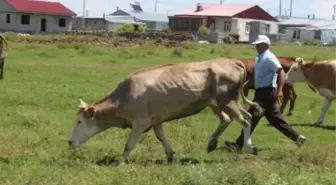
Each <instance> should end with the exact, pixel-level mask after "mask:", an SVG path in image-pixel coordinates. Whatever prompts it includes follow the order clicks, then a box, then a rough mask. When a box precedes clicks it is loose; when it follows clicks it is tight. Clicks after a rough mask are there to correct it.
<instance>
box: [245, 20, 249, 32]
mask: <svg viewBox="0 0 336 185" xmlns="http://www.w3.org/2000/svg"><path fill="white" fill-rule="evenodd" d="M245 32H246V33H250V23H249V22H247V23H246V25H245Z"/></svg>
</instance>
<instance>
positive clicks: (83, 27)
mask: <svg viewBox="0 0 336 185" xmlns="http://www.w3.org/2000/svg"><path fill="white" fill-rule="evenodd" d="M85 1H86V0H83V20H82V21H83V22H82V29H85V27H86V26H85V17H86V16H85V14H86V11H85V8H86V7H85V5H86V2H85Z"/></svg>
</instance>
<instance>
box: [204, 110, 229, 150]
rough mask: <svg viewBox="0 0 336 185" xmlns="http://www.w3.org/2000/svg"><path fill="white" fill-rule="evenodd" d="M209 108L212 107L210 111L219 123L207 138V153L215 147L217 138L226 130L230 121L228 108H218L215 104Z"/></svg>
mask: <svg viewBox="0 0 336 185" xmlns="http://www.w3.org/2000/svg"><path fill="white" fill-rule="evenodd" d="M211 108H212V111H213V112H214V113H215V114H216V115H217V117H218V118H219V120H220V122H219V125H218V127H217V128H216V130H215V132H214V133H212V135H211V137H210V139H209V143H208V152H209V153H210V152H212V151H213V150H215V149H216V148H217V143H218V138H219V137H220V136H221V135H222V133H223V132H224V131H225V130H226V128H227V127H228V126H229V125H230V123H231V118H230V116H229V115H228V114H227V113H229V111H230V110H228V109H227V108H226V107H224V108H223V109H220V108H218V107H216V106H212V107H211ZM224 111H225V112H224Z"/></svg>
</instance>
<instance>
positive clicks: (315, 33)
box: [314, 30, 322, 40]
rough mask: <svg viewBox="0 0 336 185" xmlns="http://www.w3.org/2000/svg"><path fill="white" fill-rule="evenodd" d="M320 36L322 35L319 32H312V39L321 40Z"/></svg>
mask: <svg viewBox="0 0 336 185" xmlns="http://www.w3.org/2000/svg"><path fill="white" fill-rule="evenodd" d="M321 35H322V32H321V30H316V31H314V39H316V40H321Z"/></svg>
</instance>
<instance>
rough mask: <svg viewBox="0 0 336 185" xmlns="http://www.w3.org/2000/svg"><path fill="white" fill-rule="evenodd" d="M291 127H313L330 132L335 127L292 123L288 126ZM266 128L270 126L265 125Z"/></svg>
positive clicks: (335, 128) (335, 127)
mask: <svg viewBox="0 0 336 185" xmlns="http://www.w3.org/2000/svg"><path fill="white" fill-rule="evenodd" d="M290 125H291V126H298V127H315V128H320V129H324V130H332V131H335V130H336V126H335V125H320V126H316V125H314V124H311V123H293V124H290ZM267 126H272V125H270V124H267Z"/></svg>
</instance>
